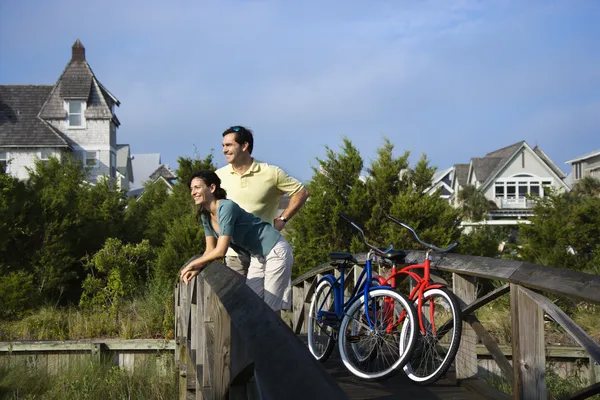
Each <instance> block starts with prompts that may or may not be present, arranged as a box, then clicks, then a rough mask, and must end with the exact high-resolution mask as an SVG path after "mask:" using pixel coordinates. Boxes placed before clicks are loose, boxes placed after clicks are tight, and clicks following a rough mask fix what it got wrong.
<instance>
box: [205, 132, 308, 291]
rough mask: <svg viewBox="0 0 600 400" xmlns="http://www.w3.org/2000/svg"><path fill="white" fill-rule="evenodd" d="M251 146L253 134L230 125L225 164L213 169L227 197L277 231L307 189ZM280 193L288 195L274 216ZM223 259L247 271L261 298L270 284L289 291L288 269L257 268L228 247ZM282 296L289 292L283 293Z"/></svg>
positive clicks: (306, 195) (247, 258)
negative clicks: (258, 157)
mask: <svg viewBox="0 0 600 400" xmlns="http://www.w3.org/2000/svg"><path fill="white" fill-rule="evenodd" d="M253 147H254V137H253V136H252V131H250V130H249V129H247V128H245V127H243V126H232V127H231V128H229V129H227V130H225V132H223V154H224V155H225V159H226V160H227V163H228V165H226V166H225V167H222V168H219V169H218V170H217V171H216V173H217V175H218V176H219V178H220V179H221V186H222V187H223V188H224V189H225V190H226V191H227V198H229V199H231V200H233V201H234V202H236V203H237V204H238V205H239V206H240V207H242V208H243V209H244V210H246V211H247V212H250V213H252V214H254V215H256V216H257V217H259V218H261V219H262V220H263V221H265V222H268V223H270V224H272V225H273V227H275V229H277V230H278V231H281V230H282V229H283V228H284V227H285V225H286V223H287V222H288V221H289V220H290V219H291V218H292V217H293V216H294V214H296V212H298V210H299V209H300V207H302V205H303V204H304V202H306V199H308V196H309V193H308V190H306V188H305V187H304V186H303V185H302V183H300V182H299V181H298V180H297V179H295V178H292V177H291V176H289V175H288V174H286V173H285V172H284V171H283V170H281V168H279V167H277V166H274V165H271V164H267V163H264V162H260V161H258V160H255V159H254V158H253V157H252V150H253ZM284 194H288V195H289V196H290V202H289V205H288V206H287V207H286V209H285V210H284V211H283V212H282V213H281V215H280V216H278V215H277V210H278V207H279V203H280V201H281V197H282V196H283V195H284ZM225 262H226V264H227V265H228V266H229V267H230V268H232V269H233V270H235V271H237V272H239V273H241V274H243V275H247V277H248V285H249V286H250V287H251V288H252V289H253V290H254V291H255V292H256V293H257V294H258V295H259V296H261V297H263V298H264V290H265V287H269V286H272V285H283V284H286V285H288V286H289V287H287V288H286V290H287V291H291V270H290V271H285V272H282V271H261V270H259V269H258V268H254V267H253V264H252V263H251V260H250V257H248V256H247V255H244V254H236V253H235V252H234V251H233V249H231V248H230V249H229V250H228V252H227V255H226V257H225ZM255 264H258V263H255ZM288 275H289V278H288V277H287V276H288ZM283 281H290V282H283ZM286 297H289V295H288V294H286Z"/></svg>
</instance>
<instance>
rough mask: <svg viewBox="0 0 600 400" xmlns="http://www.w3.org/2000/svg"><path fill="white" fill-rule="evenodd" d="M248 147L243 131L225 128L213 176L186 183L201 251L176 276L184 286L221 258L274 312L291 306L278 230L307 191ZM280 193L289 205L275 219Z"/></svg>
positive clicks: (286, 258)
mask: <svg viewBox="0 0 600 400" xmlns="http://www.w3.org/2000/svg"><path fill="white" fill-rule="evenodd" d="M253 147H254V139H253V135H252V132H251V131H250V130H249V129H247V128H244V127H242V126H233V127H231V128H229V129H227V130H226V131H225V132H223V153H224V155H225V158H226V159H227V162H228V165H227V166H225V167H223V168H221V169H219V170H217V172H216V173H214V172H210V171H199V172H196V173H195V174H194V175H193V176H192V178H191V180H190V181H189V182H188V184H189V187H190V191H191V195H192V198H193V199H194V202H195V203H196V205H198V206H200V215H201V219H202V224H203V226H204V232H205V236H206V250H205V252H204V254H203V255H202V256H201V257H199V258H197V259H195V260H194V261H192V262H190V263H189V264H188V265H187V266H186V267H185V268H184V269H182V270H181V272H180V276H181V279H182V281H183V282H184V283H187V282H189V281H190V280H191V279H192V278H193V277H194V276H196V275H197V274H198V273H199V272H200V271H201V270H202V268H204V266H206V265H208V264H209V263H210V262H212V261H214V260H217V259H220V258H223V257H224V256H226V263H227V265H228V266H229V267H231V268H232V269H234V270H236V271H237V272H239V273H241V274H243V275H246V273H247V279H248V280H247V283H248V286H250V287H251V288H252V289H253V290H254V292H256V293H257V294H258V295H259V296H260V297H261V298H263V299H264V301H265V302H266V303H267V305H269V306H270V307H271V309H273V310H274V311H280V310H282V309H289V308H290V307H291V273H292V264H293V256H292V249H291V247H290V245H289V244H288V243H287V241H286V240H285V239H284V238H283V236H281V234H280V233H279V231H280V230H281V229H283V228H284V226H285V223H286V222H287V220H289V218H291V217H292V216H293V215H294V214H295V213H296V212H297V211H298V209H299V208H300V207H301V206H302V205H303V204H304V202H305V201H306V199H307V198H308V191H307V190H306V188H304V186H302V184H301V183H300V182H298V181H297V180H296V179H294V178H292V177H290V176H288V175H287V174H286V173H285V172H283V171H282V170H281V169H280V168H278V167H276V166H273V165H269V164H267V163H262V162H259V161H257V160H255V159H254V158H252V156H251V154H252V149H253ZM228 193H229V197H230V198H231V200H228V199H227V194H228ZM285 193H287V194H289V195H290V203H289V205H288V207H287V208H286V209H285V210H284V211H283V213H282V214H281V216H279V217H276V215H277V214H276V213H277V208H278V206H279V202H280V200H281V196H282V195H283V194H285ZM234 250H236V251H237V254H236V252H235V251H234Z"/></svg>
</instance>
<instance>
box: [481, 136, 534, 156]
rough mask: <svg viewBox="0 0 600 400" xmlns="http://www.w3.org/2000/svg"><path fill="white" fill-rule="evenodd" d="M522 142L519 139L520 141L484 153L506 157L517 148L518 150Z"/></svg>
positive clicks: (523, 142)
mask: <svg viewBox="0 0 600 400" xmlns="http://www.w3.org/2000/svg"><path fill="white" fill-rule="evenodd" d="M523 144H525V141H524V140H521V141H520V142H517V143H514V144H511V145H510V146H506V147H503V148H501V149H499V150H495V151H492V152H491V153H487V154H486V155H485V157H486V158H487V157H500V158H507V157H510V156H512V155H513V154H514V153H515V152H516V151H517V150H519V149H520V148H521V146H523Z"/></svg>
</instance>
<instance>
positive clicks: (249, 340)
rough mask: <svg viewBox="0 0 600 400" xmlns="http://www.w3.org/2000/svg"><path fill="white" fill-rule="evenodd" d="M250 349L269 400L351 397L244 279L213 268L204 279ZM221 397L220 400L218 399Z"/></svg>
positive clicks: (224, 269)
mask: <svg viewBox="0 0 600 400" xmlns="http://www.w3.org/2000/svg"><path fill="white" fill-rule="evenodd" d="M200 274H201V275H202V276H203V278H204V279H205V280H206V281H207V282H208V283H209V284H210V287H211V288H212V290H213V291H214V292H215V294H216V295H217V296H218V297H219V299H220V301H221V304H222V305H223V307H224V308H225V310H226V311H227V313H228V314H229V315H230V318H231V323H232V324H233V326H235V329H236V330H237V332H239V334H240V336H241V337H242V339H243V340H244V342H245V343H246V344H247V346H248V351H249V353H250V357H251V358H252V359H253V360H254V364H255V368H256V371H258V372H260V379H259V380H258V385H259V387H260V392H261V395H262V396H263V398H265V399H290V400H296V399H298V400H299V399H303V400H304V399H317V398H333V399H345V398H347V396H346V395H345V394H344V392H343V391H342V390H341V389H340V387H339V386H338V384H337V383H336V382H335V380H334V379H333V378H332V377H331V376H330V375H329V374H327V372H326V371H325V370H324V368H323V366H322V365H321V363H319V362H318V361H316V360H315V359H314V357H313V356H312V355H311V354H310V352H309V351H308V349H307V347H306V346H305V345H304V344H303V343H302V342H301V341H300V340H299V339H298V337H297V336H295V335H294V333H293V332H292V330H291V329H290V328H289V327H288V326H287V325H286V323H285V322H284V321H283V320H282V319H281V318H280V317H279V315H276V314H275V313H274V312H273V311H272V310H271V309H270V308H269V307H268V306H267V305H266V304H265V302H264V301H262V300H261V299H259V298H258V297H257V296H255V295H254V294H253V292H252V289H250V288H249V287H248V285H246V283H245V281H244V280H243V279H241V276H239V274H236V273H235V272H234V271H232V270H230V269H229V268H227V267H225V266H224V265H222V264H220V263H217V262H213V263H211V264H210V265H208V266H207V267H206V268H205V269H204V270H203V271H202V272H201V273H200ZM215 397H216V396H215Z"/></svg>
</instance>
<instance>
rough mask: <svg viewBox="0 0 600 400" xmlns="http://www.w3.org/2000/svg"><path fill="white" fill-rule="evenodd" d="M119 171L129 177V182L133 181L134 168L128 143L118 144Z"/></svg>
mask: <svg viewBox="0 0 600 400" xmlns="http://www.w3.org/2000/svg"><path fill="white" fill-rule="evenodd" d="M117 171H119V172H120V173H121V175H123V176H127V177H129V182H133V168H132V166H131V155H130V148H129V145H128V144H118V145H117Z"/></svg>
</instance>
